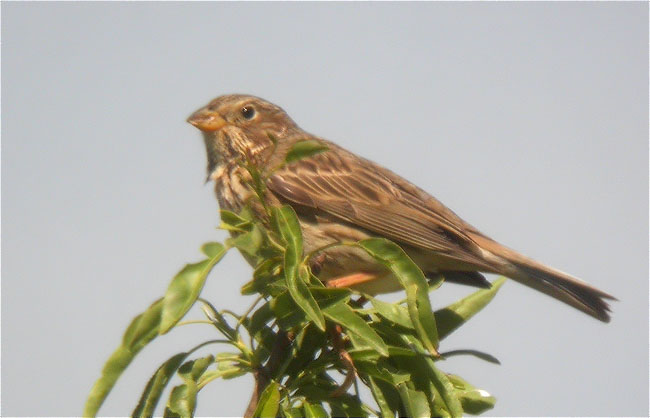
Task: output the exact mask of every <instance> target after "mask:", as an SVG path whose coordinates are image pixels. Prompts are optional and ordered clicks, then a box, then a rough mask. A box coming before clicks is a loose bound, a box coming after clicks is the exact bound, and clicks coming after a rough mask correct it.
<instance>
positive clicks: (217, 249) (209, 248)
mask: <svg viewBox="0 0 650 418" xmlns="http://www.w3.org/2000/svg"><path fill="white" fill-rule="evenodd" d="M221 251H223V245H222V244H221V243H220V242H206V243H205V244H203V245H202V246H201V252H202V253H203V254H205V256H206V257H209V258H213V257H216V256H217V255H219V254H220V253H221Z"/></svg>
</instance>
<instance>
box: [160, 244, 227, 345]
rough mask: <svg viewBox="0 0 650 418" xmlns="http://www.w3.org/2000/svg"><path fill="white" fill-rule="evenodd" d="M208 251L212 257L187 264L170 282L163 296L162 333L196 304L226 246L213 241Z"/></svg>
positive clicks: (169, 328) (167, 330)
mask: <svg viewBox="0 0 650 418" xmlns="http://www.w3.org/2000/svg"><path fill="white" fill-rule="evenodd" d="M204 249H205V247H204ZM208 251H209V253H210V255H211V256H210V258H208V259H205V260H203V261H200V262H198V263H194V264H188V265H186V266H185V267H184V268H183V269H182V270H181V271H180V272H179V273H178V274H177V275H176V277H174V278H173V279H172V281H171V283H170V284H169V287H168V288H167V293H165V297H164V298H163V305H164V307H163V311H162V319H161V323H160V328H159V330H158V332H159V333H160V334H161V335H162V334H165V333H167V332H169V330H171V329H172V328H173V327H174V325H176V323H177V322H178V321H180V320H181V318H182V317H183V316H185V314H186V313H187V311H188V310H189V309H190V308H191V307H192V305H194V302H196V299H197V298H198V297H199V294H200V293H201V289H203V284H204V283H205V279H206V278H207V277H208V273H210V270H212V267H214V265H215V264H217V262H219V260H221V258H222V257H223V256H224V254H225V253H226V247H224V246H223V245H221V244H217V243H212V244H211V246H210V247H209V250H208Z"/></svg>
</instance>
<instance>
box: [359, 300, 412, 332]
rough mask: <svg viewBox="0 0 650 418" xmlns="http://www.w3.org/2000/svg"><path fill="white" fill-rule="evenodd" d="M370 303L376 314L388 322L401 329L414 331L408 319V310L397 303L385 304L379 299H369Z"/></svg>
mask: <svg viewBox="0 0 650 418" xmlns="http://www.w3.org/2000/svg"><path fill="white" fill-rule="evenodd" d="M369 299H370V303H372V306H373V307H374V308H375V310H376V311H377V313H378V314H379V315H381V316H383V317H384V318H386V319H388V320H389V321H392V322H395V323H396V324H399V325H401V326H403V327H406V328H410V329H415V327H414V326H413V321H411V318H410V317H409V312H408V309H406V308H405V307H404V306H402V305H399V304H397V303H387V302H383V301H381V300H379V299H375V298H369Z"/></svg>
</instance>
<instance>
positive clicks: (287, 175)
mask: <svg viewBox="0 0 650 418" xmlns="http://www.w3.org/2000/svg"><path fill="white" fill-rule="evenodd" d="M324 142H325V143H326V144H327V145H328V147H329V148H330V150H329V151H326V152H324V153H322V154H318V155H315V156H313V157H310V158H306V159H303V160H299V161H297V162H295V163H292V164H289V165H288V166H286V167H284V168H282V169H281V170H278V171H276V172H275V173H274V175H273V176H272V177H271V178H270V179H269V183H268V184H269V188H270V189H271V191H273V192H275V193H277V194H278V195H280V196H282V197H283V198H285V199H287V200H289V201H291V202H294V203H297V204H300V205H304V206H308V207H312V208H315V209H319V210H323V211H325V212H327V213H329V214H331V215H334V216H336V217H339V218H341V219H343V220H346V221H348V222H351V223H353V224H355V225H358V226H360V227H362V228H364V229H367V230H369V231H371V232H373V233H375V234H377V235H380V236H385V237H386V238H389V239H392V240H395V241H398V242H401V243H404V244H407V245H410V246H413V247H416V248H420V249H426V250H430V251H433V252H435V253H436V255H439V256H444V257H448V258H451V259H454V260H457V261H460V262H461V263H465V264H468V265H469V266H472V267H474V268H476V269H483V270H487V271H491V270H492V269H493V266H490V265H489V264H488V262H487V261H486V260H485V259H484V258H483V257H482V254H481V250H480V248H479V247H478V245H477V244H476V243H475V242H474V241H473V240H472V239H471V238H470V236H469V235H468V234H467V233H466V232H465V230H466V229H469V228H471V226H469V225H467V224H466V223H465V222H463V221H462V220H461V219H460V218H459V217H458V216H457V215H456V214H454V213H453V212H452V211H451V210H449V209H448V208H446V207H445V206H444V205H442V204H441V203H440V202H438V201H437V200H436V199H434V198H433V197H431V196H430V195H428V194H426V193H425V192H424V191H422V190H421V189H419V188H417V187H415V186H414V185H412V184H411V183H409V182H407V181H406V180H404V179H402V178H401V177H399V176H398V175H396V174H394V173H393V172H391V171H389V170H387V169H385V168H383V167H381V166H379V165H377V164H375V163H372V162H370V161H367V160H364V159H362V158H359V157H357V156H356V155H354V154H352V153H350V152H348V151H346V150H344V149H342V148H340V147H338V146H336V145H335V144H332V143H330V142H326V141H324ZM471 230H472V231H473V229H471ZM469 266H468V267H469Z"/></svg>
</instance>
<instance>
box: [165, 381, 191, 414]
mask: <svg viewBox="0 0 650 418" xmlns="http://www.w3.org/2000/svg"><path fill="white" fill-rule="evenodd" d="M196 394H197V388H196V385H188V384H184V385H179V386H176V387H175V388H174V389H172V392H171V394H170V395H169V400H168V401H167V407H166V408H165V413H164V416H165V417H183V418H186V417H193V416H194V410H195V409H196Z"/></svg>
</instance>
